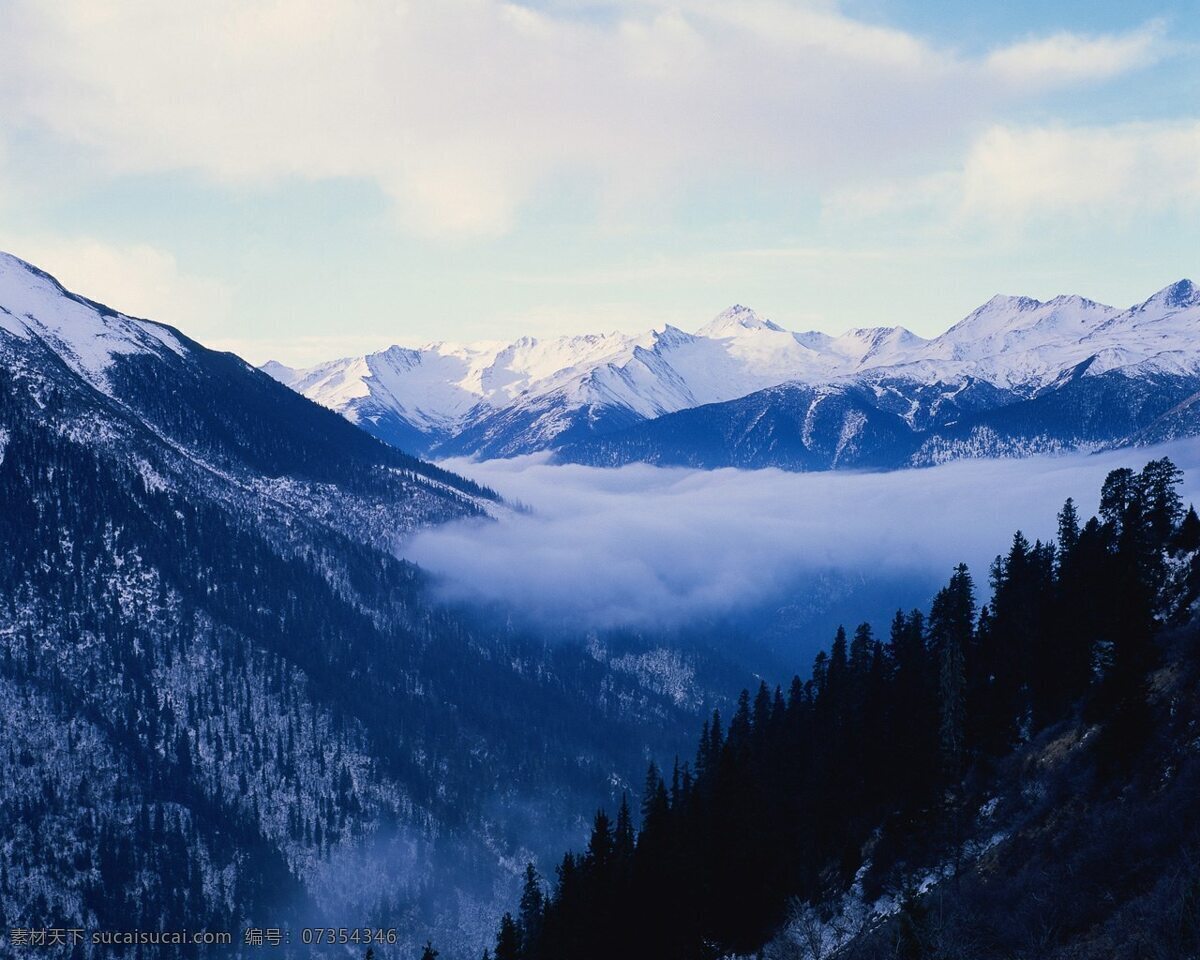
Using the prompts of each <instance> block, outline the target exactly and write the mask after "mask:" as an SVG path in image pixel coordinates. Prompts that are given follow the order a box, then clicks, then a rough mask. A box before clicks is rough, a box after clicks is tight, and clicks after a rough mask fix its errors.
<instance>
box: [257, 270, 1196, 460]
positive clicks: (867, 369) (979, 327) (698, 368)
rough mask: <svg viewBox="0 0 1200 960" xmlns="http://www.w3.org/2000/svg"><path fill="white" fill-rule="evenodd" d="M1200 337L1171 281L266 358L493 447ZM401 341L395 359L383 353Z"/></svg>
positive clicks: (1088, 367) (1184, 290) (1158, 354)
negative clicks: (1127, 293)
mask: <svg viewBox="0 0 1200 960" xmlns="http://www.w3.org/2000/svg"><path fill="white" fill-rule="evenodd" d="M1197 342H1200V295H1198V294H1197V292H1196V287H1195V285H1194V284H1193V283H1192V282H1191V281H1189V280H1180V281H1177V282H1175V283H1172V284H1169V285H1167V286H1166V287H1164V288H1162V289H1161V290H1159V291H1157V292H1156V293H1154V294H1152V295H1151V296H1150V297H1148V298H1147V299H1146V300H1144V301H1142V302H1141V303H1138V304H1134V305H1133V306H1132V307H1130V308H1128V309H1126V310H1119V309H1117V308H1115V307H1110V306H1106V305H1104V304H1101V303H1098V302H1097V301H1094V300H1090V299H1088V298H1086V297H1082V296H1078V295H1066V294H1063V295H1059V296H1056V297H1054V298H1051V299H1050V300H1045V301H1042V300H1037V299H1034V298H1032V297H1020V296H1007V295H997V296H995V297H993V298H992V299H990V300H989V301H988V302H987V303H985V304H983V305H981V306H980V307H978V308H977V309H976V310H974V311H972V312H971V313H970V314H968V315H967V316H966V317H965V318H963V319H962V320H960V321H959V322H958V323H956V324H954V325H952V326H951V327H950V328H949V329H947V330H946V331H945V332H944V333H942V334H940V335H939V336H937V337H934V338H932V339H926V338H924V337H920V336H918V335H917V334H914V333H912V332H911V331H909V330H907V329H906V328H904V327H901V326H887V325H882V326H873V327H859V328H852V329H850V330H847V331H846V332H845V333H843V334H841V335H840V336H833V335H831V334H827V333H822V332H818V331H806V332H793V331H789V330H786V329H785V328H783V327H782V326H780V325H779V324H777V323H774V322H773V321H771V320H769V319H766V318H765V317H762V316H760V315H759V314H758V313H756V312H755V311H754V310H753V309H752V308H750V307H747V306H744V305H742V304H735V305H734V306H732V307H730V308H729V309H727V310H725V311H723V312H722V313H720V314H718V315H717V316H716V317H715V318H713V319H712V320H711V321H709V322H708V323H707V324H705V325H703V326H702V327H700V328H699V330H697V332H695V333H688V332H686V331H683V330H680V329H678V328H676V327H672V326H667V327H665V328H664V329H662V330H651V331H649V332H647V333H645V334H642V335H640V336H633V335H627V334H617V333H612V334H598V335H593V336H574V337H560V338H552V339H548V340H538V339H537V338H531V337H524V338H521V339H519V340H517V341H514V342H513V343H511V344H499V343H497V342H495V341H485V342H479V343H476V344H451V343H434V344H429V345H426V346H425V347H422V348H417V349H410V348H401V347H391V348H388V349H387V350H384V351H380V352H378V353H374V354H368V355H366V356H363V357H356V358H346V359H343V360H338V361H331V362H329V363H326V364H321V365H318V366H316V367H312V368H308V369H304V370H297V369H293V368H288V367H285V366H283V365H282V364H278V363H276V362H273V361H272V362H269V363H268V364H265V365H264V367H263V369H264V370H266V371H267V372H268V373H270V374H271V375H272V376H275V377H276V378H277V379H279V380H281V382H284V383H286V384H288V385H289V386H291V387H293V389H296V390H298V391H300V392H302V393H304V394H305V395H306V396H309V397H310V398H312V399H314V400H316V401H317V402H319V403H322V404H324V405H326V406H329V407H330V408H332V409H335V410H338V411H339V412H341V413H342V414H343V415H344V416H346V417H347V418H348V419H350V420H352V421H353V422H356V423H358V424H359V425H360V426H362V427H363V428H364V429H366V430H368V431H369V432H372V433H374V434H376V435H377V436H380V437H381V438H383V439H385V440H387V441H389V442H392V443H395V444H397V445H399V446H401V447H406V448H409V449H413V450H416V451H419V452H421V453H423V454H426V455H432V456H474V457H479V458H483V459H487V458H492V457H508V456H514V455H520V454H525V453H533V452H538V451H542V450H552V451H561V450H563V449H565V448H575V447H576V446H577V445H579V444H588V443H596V444H601V445H602V444H604V443H605V438H606V437H607V436H609V435H612V434H615V433H616V432H618V431H622V430H627V429H637V428H638V426H639V424H646V423H650V422H652V421H654V420H657V419H659V418H661V417H667V416H675V415H678V414H681V413H682V412H684V411H688V410H695V409H698V408H701V407H705V406H708V405H714V404H721V403H730V402H738V401H741V400H742V399H743V398H746V397H749V396H752V395H754V394H756V393H758V392H759V391H766V390H769V389H771V388H774V387H778V386H782V385H787V384H791V385H795V386H807V387H818V386H837V385H843V386H846V387H850V386H860V387H864V388H867V389H875V386H876V385H878V384H881V383H886V384H887V385H888V386H887V387H886V389H891V390H896V389H899V387H898V385H899V384H906V386H905V387H904V388H903V390H904V392H906V393H907V394H912V393H914V392H915V391H925V390H928V389H929V388H933V387H936V386H937V385H939V384H942V385H946V387H947V390H948V391H953V390H955V389H963V388H965V387H967V386H968V385H969V384H971V383H975V382H982V383H986V384H988V385H989V386H991V387H992V388H995V390H996V391H998V392H999V393H998V394H997V396H999V395H1000V394H1003V395H1004V397H1005V398H1006V400H1010V401H1016V400H1022V399H1028V398H1031V397H1033V396H1035V395H1037V394H1038V392H1039V391H1043V390H1045V389H1046V388H1047V387H1050V386H1052V385H1054V384H1056V383H1060V382H1061V381H1062V378H1063V377H1064V376H1065V375H1067V374H1068V373H1069V372H1070V371H1073V370H1082V372H1083V375H1087V376H1096V375H1099V374H1102V373H1106V372H1111V371H1123V372H1124V373H1125V374H1126V375H1129V376H1132V377H1133V378H1134V379H1139V378H1144V377H1147V376H1153V375H1158V374H1169V375H1176V376H1192V375H1195V374H1200V347H1197V346H1195V344H1196V343H1197ZM400 353H402V355H403V357H404V358H405V363H404V369H403V370H399V369H396V368H395V366H394V365H392V366H389V365H388V364H387V362H386V361H387V360H388V358H390V357H393V356H396V355H399V354H400ZM414 371H420V372H419V373H418V372H414ZM435 380H436V382H434V381H435ZM909 402H910V403H911V404H913V408H914V410H915V409H916V407H917V406H919V405H918V404H916V403H915V401H912V400H911V397H910V401H909ZM1142 426H1143V427H1144V426H1145V425H1142ZM1139 429H1140V428H1139Z"/></svg>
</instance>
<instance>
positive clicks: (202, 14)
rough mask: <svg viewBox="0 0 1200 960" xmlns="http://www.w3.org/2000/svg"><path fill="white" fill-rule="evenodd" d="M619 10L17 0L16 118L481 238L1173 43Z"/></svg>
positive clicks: (796, 160)
mask: <svg viewBox="0 0 1200 960" xmlns="http://www.w3.org/2000/svg"><path fill="white" fill-rule="evenodd" d="M608 14H609V15H607V16H595V17H581V16H572V15H570V14H569V13H567V12H564V11H563V10H550V11H541V12H539V11H535V10H533V9H530V8H526V7H522V6H518V5H516V4H513V3H507V2H500V0H440V2H438V3H428V2H418V0H408V2H405V0H400V2H396V0H362V2H358V3H336V4H331V3H325V2H320V0H294V2H288V3H284V2H280V0H254V2H246V0H211V2H205V3H193V4H183V5H181V4H163V3H158V2H151V0H131V2H121V3H117V2H103V3H97V2H94V0H66V2H62V3H56V4H46V3H41V2H37V0H12V2H10V3H9V4H8V9H7V10H6V13H5V19H6V24H5V30H4V31H3V33H2V34H0V120H7V121H8V122H9V123H13V124H17V123H20V124H30V123H32V124H34V125H36V126H37V127H40V128H44V129H48V130H50V131H52V132H53V133H54V134H55V135H56V136H57V137H59V138H61V139H62V140H64V141H66V142H68V143H72V144H77V145H82V146H84V147H86V148H88V149H90V150H92V151H94V153H95V155H96V156H98V157H99V158H101V160H102V162H103V164H104V165H105V167H106V169H108V170H110V171H118V172H144V171H161V170H197V171H200V172H202V173H204V174H206V175H208V176H211V177H214V178H217V179H219V180H227V181H235V182H247V181H248V182H259V181H276V180H279V179H281V178H286V177H293V176H297V177H304V178H336V177H355V178H367V179H371V180H373V181H375V182H376V183H378V184H379V185H380V186H381V187H382V189H384V190H385V191H386V192H387V193H388V194H389V195H390V196H391V197H392V198H393V199H394V201H395V205H396V209H397V211H398V213H399V215H400V217H401V218H402V219H403V222H404V223H405V224H406V225H407V226H409V227H413V228H416V229H419V230H424V231H426V232H429V233H433V234H438V233H442V234H450V235H466V236H470V235H478V234H498V233H502V232H504V231H505V230H507V229H509V228H510V227H511V226H512V225H513V223H514V221H515V220H516V218H518V217H519V216H520V213H521V210H522V208H523V205H524V204H526V203H527V202H528V201H529V200H530V199H531V198H532V197H534V196H535V195H536V194H537V192H538V191H539V190H541V189H542V188H543V187H545V186H546V185H547V184H552V183H555V182H557V181H558V180H559V179H560V178H562V177H577V178H582V182H585V183H590V184H593V185H594V186H595V189H596V190H597V191H598V194H599V196H600V197H601V198H602V199H604V200H607V201H608V202H612V201H613V199H614V198H616V199H617V201H619V202H624V203H636V202H637V201H639V199H640V198H644V197H646V196H651V195H654V194H655V193H656V192H661V191H662V190H664V188H666V189H672V188H676V187H677V186H678V185H680V184H682V185H683V186H684V187H686V186H687V185H688V184H691V185H692V186H694V187H695V186H699V187H703V186H704V185H706V184H711V183H712V182H713V178H714V177H718V176H720V175H722V174H726V175H734V176H739V177H745V176H762V175H766V176H773V177H776V178H778V179H779V180H780V181H781V182H789V183H798V182H803V183H805V185H806V188H807V187H810V186H812V185H821V184H825V183H830V182H842V181H843V180H845V179H846V178H854V177H859V176H862V175H864V174H865V173H872V172H874V173H878V172H879V169H880V166H881V164H884V163H887V164H889V165H891V164H895V163H896V162H898V161H900V160H902V159H903V158H904V157H905V156H907V155H910V154H913V153H916V154H921V153H922V152H923V151H927V150H929V149H932V148H936V146H937V145H938V144H946V143H957V142H958V140H959V139H960V138H961V136H962V132H963V130H965V129H966V128H967V127H968V126H969V125H970V124H973V123H977V122H979V121H980V120H981V119H982V118H984V117H986V116H988V115H989V112H990V111H991V110H992V109H993V108H994V107H995V105H996V104H997V103H998V102H1000V101H1002V100H1003V98H1005V97H1009V96H1012V95H1013V94H1012V91H1011V87H1012V86H1013V85H1012V83H1011V82H1010V80H1011V77H1010V74H1012V73H1013V72H1014V71H1016V72H1018V73H1020V74H1021V75H1022V76H1023V77H1031V78H1033V79H1035V80H1037V81H1038V82H1042V81H1053V82H1054V83H1058V82H1061V81H1063V80H1083V79H1091V78H1097V77H1100V78H1102V77H1105V76H1110V75H1112V74H1113V73H1114V72H1119V71H1120V70H1125V69H1132V68H1133V67H1135V66H1137V65H1139V64H1140V63H1142V62H1144V61H1145V60H1146V58H1148V57H1150V56H1151V55H1152V52H1153V50H1154V48H1155V45H1156V44H1157V42H1158V39H1157V34H1156V33H1154V31H1153V30H1150V29H1149V28H1147V29H1143V30H1141V31H1138V32H1136V33H1135V34H1134V35H1131V37H1127V38H1122V37H1112V38H1100V39H1098V40H1086V39H1081V38H1074V37H1069V36H1059V37H1055V38H1051V39H1050V40H1046V41H1036V42H1033V41H1031V42H1029V43H1023V44H1021V45H1019V46H1018V47H1016V48H1013V49H1012V50H1009V51H1004V50H1001V51H997V52H995V53H993V54H992V55H991V56H990V57H989V58H988V59H987V60H986V61H984V60H974V61H973V60H967V59H964V58H961V57H958V56H956V55H954V54H953V53H951V52H948V51H944V50H939V49H937V48H935V47H934V46H932V45H931V44H929V43H927V42H925V41H923V40H922V39H920V38H919V37H916V36H914V35H911V34H909V33H906V32H904V31H901V30H896V29H890V28H883V27H878V26H874V25H871V24H868V23H863V22H860V21H858V20H855V19H854V18H851V17H849V16H846V15H845V14H844V13H842V12H840V11H839V10H838V8H837V7H836V6H835V5H833V4H829V3H820V2H800V3H785V2H772V0H747V2H743V3H738V4H730V3H724V2H721V3H718V2H712V0H709V2H703V0H692V2H684V3H680V4H656V3H632V2H631V3H626V4H621V3H616V4H613V5H612V6H611V7H610V8H609V10H608ZM1039 44H1040V45H1039ZM1059 54H1061V57H1059V59H1058V61H1056V57H1057V56H1058V55H1059ZM1052 62H1059V63H1060V66H1058V67H1051V66H1047V64H1051V63H1052ZM1031 64H1032V66H1030V65H1031ZM1022 65H1024V66H1022Z"/></svg>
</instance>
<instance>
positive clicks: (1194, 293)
mask: <svg viewBox="0 0 1200 960" xmlns="http://www.w3.org/2000/svg"><path fill="white" fill-rule="evenodd" d="M1197 305H1200V289H1197V287H1196V285H1195V284H1194V283H1192V281H1191V280H1187V279H1184V280H1180V281H1178V282H1177V283H1172V284H1171V285H1170V286H1166V287H1163V288H1162V289H1161V290H1159V291H1158V292H1157V293H1156V294H1154V296H1152V297H1150V299H1148V300H1146V301H1145V302H1143V303H1140V304H1138V305H1137V306H1136V307H1134V308H1133V310H1134V311H1137V312H1143V311H1146V310H1153V309H1157V310H1162V309H1173V310H1185V309H1187V308H1188V307H1194V306H1197Z"/></svg>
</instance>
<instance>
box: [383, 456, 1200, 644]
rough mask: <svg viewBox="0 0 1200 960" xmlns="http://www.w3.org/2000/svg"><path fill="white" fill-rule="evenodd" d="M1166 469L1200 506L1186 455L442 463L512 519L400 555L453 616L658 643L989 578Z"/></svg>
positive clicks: (467, 527)
mask: <svg viewBox="0 0 1200 960" xmlns="http://www.w3.org/2000/svg"><path fill="white" fill-rule="evenodd" d="M1164 454H1165V455H1169V456H1171V457H1172V459H1174V460H1175V462H1176V463H1177V464H1178V465H1179V466H1180V467H1182V468H1183V469H1184V470H1185V471H1186V480H1185V483H1184V486H1183V488H1182V490H1181V492H1182V494H1183V497H1184V500H1185V502H1188V501H1196V502H1200V441H1195V440H1189V441H1181V442H1178V443H1174V444H1170V445H1167V446H1164V447H1161V448H1152V449H1133V450H1121V451H1112V452H1106V453H1100V454H1090V455H1089V454H1069V455H1062V456H1055V457H1034V458H1029V459H1024V460H975V461H959V462H957V463H951V464H946V465H944V466H938V467H933V468H929V469H921V470H904V471H896V472H889V473H848V472H828V473H808V474H797V473H786V472H784V471H780V470H754V471H747V470H732V469H727V470H712V471H704V470H690V469H677V468H665V469H664V468H659V467H652V466H647V465H642V464H638V465H633V466H626V467H620V468H617V469H600V468H594V467H583V466H574V465H568V466H556V465H552V464H550V463H549V462H548V461H547V458H546V457H544V456H531V457H521V458H517V459H513V460H499V461H487V462H482V463H475V462H471V461H465V460H460V461H453V462H450V463H448V464H446V465H447V466H448V467H450V468H451V469H453V470H455V471H457V472H459V473H463V474H465V475H467V476H469V477H471V478H472V479H475V480H478V481H480V482H482V483H485V484H488V485H489V486H491V487H493V488H494V489H496V490H498V491H499V492H500V493H501V494H502V495H503V496H504V497H506V498H508V499H509V500H510V501H513V502H519V503H520V504H522V505H524V506H526V507H527V508H528V509H527V510H526V511H518V510H514V511H511V512H506V513H505V514H504V515H503V516H502V517H501V518H500V519H499V521H498V522H492V521H477V520H476V521H462V522H456V523H452V524H447V525H444V526H440V527H435V528H432V529H429V530H426V531H424V532H422V533H420V534H418V535H417V536H416V537H415V538H414V539H413V540H412V541H410V542H409V543H408V544H407V545H406V547H405V548H404V551H403V552H404V555H405V556H406V557H408V558H409V559H411V560H413V561H415V562H416V563H418V564H420V565H421V566H422V567H424V568H425V569H426V570H428V571H430V572H431V573H433V574H434V575H435V578H436V580H437V583H438V588H439V590H440V591H441V592H442V594H443V595H444V596H445V597H446V598H447V599H451V600H455V601H468V602H474V601H478V602H484V603H489V604H501V605H506V606H510V607H511V608H512V609H514V610H515V611H518V612H521V613H523V614H525V615H528V616H530V617H532V618H534V619H541V620H544V621H546V622H553V623H556V624H562V623H565V622H569V623H573V624H576V625H578V626H579V627H585V628H605V627H651V628H652V627H671V626H680V625H685V624H687V623H688V622H689V621H693V620H696V619H699V618H711V617H715V616H726V615H731V614H736V613H737V611H739V610H747V609H750V608H753V607H756V606H761V605H762V604H765V603H771V602H772V601H773V600H774V598H776V597H777V596H780V595H783V594H785V593H787V594H789V595H792V596H794V595H796V593H797V591H799V592H800V593H801V594H802V593H803V591H804V589H805V584H813V585H814V587H813V589H816V586H815V585H816V584H818V583H827V582H828V580H829V577H830V576H831V575H832V576H834V577H842V578H848V579H850V580H854V581H857V582H866V583H870V582H871V581H873V580H877V581H879V582H880V583H881V584H882V583H887V582H889V581H893V582H910V583H911V582H913V581H922V580H927V581H928V582H930V583H938V582H942V581H944V580H945V579H946V577H948V576H949V573H950V571H951V569H952V567H953V566H954V565H955V564H957V563H959V562H965V563H967V564H969V565H970V567H971V569H972V571H973V573H974V574H975V577H976V581H977V583H978V584H979V585H980V588H981V590H980V592H981V593H986V580H987V568H988V565H989V564H990V562H991V560H992V558H993V557H994V556H995V555H996V554H997V553H999V552H1001V551H1002V550H1004V549H1005V548H1006V546H1007V545H1008V543H1009V542H1010V540H1011V538H1012V535H1013V532H1014V531H1016V530H1018V529H1019V530H1021V531H1022V532H1024V533H1025V535H1026V536H1027V537H1028V538H1029V539H1030V540H1031V541H1032V540H1034V539H1035V538H1051V537H1053V536H1054V534H1055V530H1056V514H1057V512H1058V510H1059V509H1060V508H1061V506H1062V504H1063V501H1064V500H1066V498H1067V497H1074V498H1075V500H1076V503H1077V504H1078V506H1079V510H1080V513H1081V514H1082V515H1083V516H1084V517H1087V516H1090V515H1091V514H1092V513H1094V512H1095V510H1096V507H1097V504H1098V500H1099V491H1100V486H1101V484H1102V482H1103V480H1104V477H1105V475H1106V474H1107V473H1108V471H1110V470H1112V469H1115V468H1117V467H1122V466H1129V467H1133V468H1135V469H1139V468H1140V467H1141V466H1142V465H1143V464H1144V463H1145V462H1146V461H1147V460H1148V459H1151V458H1152V457H1155V456H1161V455H1164Z"/></svg>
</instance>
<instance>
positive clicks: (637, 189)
mask: <svg viewBox="0 0 1200 960" xmlns="http://www.w3.org/2000/svg"><path fill="white" fill-rule="evenodd" d="M0 249H4V250H7V251H9V252H12V253H15V254H17V255H18V256H21V257H24V258H25V259H27V260H31V261H33V262H34V263H36V264H38V265H39V266H41V267H43V268H44V269H47V270H49V271H51V272H52V273H55V274H56V275H58V276H59V278H60V279H61V280H63V281H64V282H65V283H66V284H67V285H68V286H70V287H72V288H74V289H77V290H78V291H79V292H81V293H84V294H86V295H88V296H91V297H93V298H96V299H101V300H104V301H105V302H108V303H110V304H111V305H112V306H114V307H117V308H118V309H121V310H123V311H125V312H127V313H132V314H136V315H142V316H149V317H152V318H154V319H159V320H163V321H166V322H169V323H173V324H176V325H177V326H179V327H181V328H182V329H183V330H184V331H185V332H186V333H188V334H190V335H192V336H194V337H196V338H197V339H199V340H201V341H203V342H205V343H208V344H210V345H212V346H217V347H221V348H224V349H232V350H236V351H237V352H239V353H241V354H242V355H243V356H245V357H246V358H247V359H249V360H251V361H254V362H256V363H257V362H262V361H264V360H266V359H268V358H272V357H273V358H277V359H281V360H283V361H285V362H288V363H292V364H305V363H311V362H315V361H317V360H322V359H329V358H332V357H336V356H343V355H347V354H353V353H360V352H363V351H366V350H369V349H376V348H380V347H383V346H386V345H388V344H391V343H394V342H402V343H420V342H425V341H430V340H438V339H477V338H489V339H509V338H513V337H516V336H519V335H523V334H533V335H539V336H544V335H553V334H559V333H579V332H588V331H596V330H612V329H622V330H627V331H630V332H635V331H641V330H644V329H648V328H649V327H651V326H661V325H662V324H663V323H668V322H669V323H673V324H675V325H677V326H680V327H682V328H684V329H695V328H697V327H698V326H700V325H701V324H702V323H704V322H705V321H706V320H707V319H709V318H710V317H711V316H713V315H714V314H716V313H718V312H719V311H721V310H723V309H724V308H726V307H727V306H729V305H730V304H732V303H735V302H736V303H744V304H748V305H750V306H752V307H754V308H755V309H756V310H758V311H759V312H760V313H762V314H764V315H766V316H769V317H770V318H772V319H773V320H775V321H776V322H778V323H780V324H782V325H783V326H786V327H789V328H792V329H809V328H817V329H822V330H826V331H829V332H832V333H840V332H841V331H843V330H844V329H846V328H848V327H852V326H868V325H879V324H889V325H890V324H895V323H900V324H904V325H906V326H908V327H910V328H911V329H913V330H915V331H916V332H918V333H921V334H925V335H932V334H936V333H938V332H940V331H941V330H943V329H945V328H946V327H947V326H949V325H950V324H951V323H953V322H954V321H955V320H957V319H959V318H961V317H962V316H963V315H964V314H966V313H967V312H969V311H970V310H971V309H973V308H974V307H975V306H977V305H978V304H980V303H982V302H983V301H985V300H987V299H988V298H989V297H991V296H992V295H993V294H995V293H998V292H1003V293H1020V294H1028V295H1031V296H1037V297H1041V298H1046V297H1050V296H1054V295H1055V294H1058V293H1080V294H1083V295H1085V296H1089V297H1092V298H1094V299H1097V300H1102V301H1105V302H1108V303H1112V304H1115V305H1117V306H1128V305H1129V304H1131V303H1133V302H1135V301H1137V300H1141V299H1143V298H1145V297H1146V296H1148V295H1149V294H1150V293H1152V292H1153V291H1155V290H1157V289H1159V288H1160V287H1163V286H1165V285H1166V284H1168V283H1170V282H1172V281H1174V280H1178V279H1179V278H1181V277H1184V276H1190V277H1193V278H1194V279H1200V276H1198V275H1200V17H1198V16H1197V9H1196V5H1195V0H1188V2H1183V0H1179V2H1171V0H1168V2H1163V3H1155V2H1143V0H1127V2H1121V3H1117V2H1111V0H1098V2H1083V0H1065V2H1057V3H1046V2H1045V0H1041V2H1037V0H1015V2H1007V3H1004V4H983V3H971V4H964V3H961V2H955V3H951V2H948V0H940V2H917V0H845V2H842V3H837V2H834V0H798V2H788V0H737V2H732V0H721V2H714V0H680V2H676V3H668V2H657V0H644V2H639V0H613V2H584V3H568V2H559V0H542V2H537V3H529V4H525V5H519V4H512V3H497V2H494V0H425V2H420V3H412V2H404V0H362V2H338V3H330V2H328V0H296V2H280V0H271V2H258V0H211V2H204V0H195V2H189V3H176V2H164V0H156V2H133V0H57V2H45V0H0Z"/></svg>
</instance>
